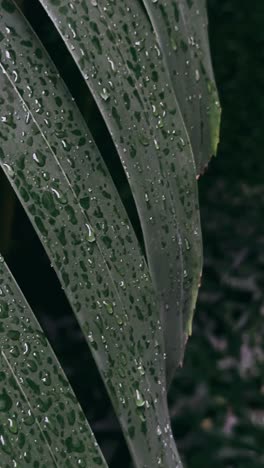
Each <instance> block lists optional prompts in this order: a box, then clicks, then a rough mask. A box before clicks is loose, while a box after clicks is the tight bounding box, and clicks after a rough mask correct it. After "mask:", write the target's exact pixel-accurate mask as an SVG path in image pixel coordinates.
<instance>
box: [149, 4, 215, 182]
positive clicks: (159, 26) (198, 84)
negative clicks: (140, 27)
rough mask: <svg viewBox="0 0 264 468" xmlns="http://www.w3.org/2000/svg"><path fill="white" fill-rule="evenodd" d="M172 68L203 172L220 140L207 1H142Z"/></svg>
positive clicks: (175, 85)
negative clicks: (208, 32) (208, 29)
mask: <svg viewBox="0 0 264 468" xmlns="http://www.w3.org/2000/svg"><path fill="white" fill-rule="evenodd" d="M143 1H144V4H145V6H146V9H147V11H148V12H149V16H150V19H151V21H152V25H153V28H154V30H155V31H156V33H157V37H158V42H159V46H160V48H161V50H162V52H163V54H164V59H165V62H166V65H167V68H168V70H169V73H170V76H171V80H172V83H173V87H174V90H175V94H176V97H177V100H178V102H179V107H180V109H181V113H182V115H183V118H184V122H185V125H186V129H187V131H188V135H189V137H190V141H191V144H192V148H193V153H194V157H195V163H196V172H197V175H200V174H201V172H202V171H203V170H204V168H205V166H206V165H207V164H208V162H209V160H210V158H211V156H212V155H215V154H216V150H217V144H218V139H219V124H220V105H219V101H218V96H217V91H216V85H215V81H214V75H213V70H212V65H211V57H210V49H209V40H208V34H207V12H206V6H205V0H170V1H168V2H163V1H161V0H156V1H153V0H143Z"/></svg>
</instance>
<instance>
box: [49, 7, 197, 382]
mask: <svg viewBox="0 0 264 468" xmlns="http://www.w3.org/2000/svg"><path fill="white" fill-rule="evenodd" d="M41 3H42V5H43V6H44V8H45V10H46V11H47V13H48V14H49V16H50V18H51V19H52V21H53V22H54V24H55V25H56V27H57V29H58V30H59V32H60V34H61V36H62V37H63V39H64V41H65V43H66V44H67V47H68V49H69V51H70V52H71V54H72V56H73V57H74V59H75V61H76V63H77V64H78V66H79V69H80V71H81V72H82V74H83V77H84V79H85V80H86V82H87V84H88V86H89V87H90V90H91V92H92V93H93V95H94V98H95V100H96V102H97V104H98V106H99V108H100V110H101V112H102V115H103V116H104V119H105V122H106V124H107V126H108V128H109V131H110V133H111V135H112V138H113V141H114V143H115V145H116V148H117V150H118V152H119V156H120V159H121V161H122V164H123V167H124V169H125V171H126V174H127V178H128V181H129V183H130V186H131V189H132V193H133V196H134V198H135V201H136V205H137V209H138V213H139V216H140V221H141V225H142V229H143V234H144V240H145V246H146V251H147V257H148V263H149V267H150V271H151V275H152V279H153V282H154V285H155V289H156V291H157V293H158V295H159V299H160V307H161V319H162V323H163V326H164V336H165V342H166V343H165V344H166V352H167V365H168V374H169V375H171V374H172V373H173V371H174V368H175V367H176V366H177V365H178V364H179V363H181V362H182V358H183V352H184V345H185V341H186V338H187V335H188V331H189V328H190V327H189V322H190V320H191V318H192V314H193V309H194V306H195V302H196V297H197V290H198V284H199V281H200V275H201V268H202V240H201V232H200V219H199V207H198V195H197V183H196V167H195V162H194V156H193V152H192V148H191V145H190V139H189V135H188V133H187V131H186V128H185V122H184V120H183V117H182V113H181V109H180V107H179V103H178V101H177V99H176V97H175V92H174V88H173V86H172V82H171V77H170V75H169V73H168V71H167V69H166V63H165V62H164V60H163V57H162V54H161V51H160V47H159V45H158V43H157V41H156V37H155V35H154V33H153V30H152V28H151V25H150V22H149V19H148V18H147V16H146V14H145V11H144V10H143V8H142V5H141V4H140V2H138V1H133V2H131V1H130V0H124V1H122V2H120V1H117V0H113V1H108V0H102V1H100V2H99V1H90V0H82V1H76V2H74V4H73V3H71V2H64V1H61V0H56V1H54V0H41ZM187 304H188V307H187V306H186V305H187ZM184 311H185V312H186V318H185V317H183V313H184Z"/></svg>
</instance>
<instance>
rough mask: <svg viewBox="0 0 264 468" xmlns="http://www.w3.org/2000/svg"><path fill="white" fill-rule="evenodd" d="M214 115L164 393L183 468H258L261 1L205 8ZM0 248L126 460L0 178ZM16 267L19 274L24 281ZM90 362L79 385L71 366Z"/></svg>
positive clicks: (78, 339) (95, 123)
mask: <svg viewBox="0 0 264 468" xmlns="http://www.w3.org/2000/svg"><path fill="white" fill-rule="evenodd" d="M208 7H209V18H210V39H211V50H212V56H213V62H214V68H215V75H216V81H217V84H218V88H219V93H220V99H221V104H222V108H223V120H222V130H221V143H220V146H219V152H218V157H217V158H216V159H213V161H212V162H211V163H210V165H209V168H208V171H207V173H206V174H205V175H204V177H202V178H201V179H200V183H199V188H200V202H201V215H202V226H203V236H204V251H205V268H204V276H203V282H202V288H201V290H200V296H199V303H198V307H197V311H196V316H195V321H194V332H193V337H192V338H191V339H190V341H189V343H188V347H187V353H186V358H185V363H184V367H183V369H181V370H180V371H179V372H178V375H177V378H176V380H175V382H174V385H173V387H172V390H171V393H170V407H171V414H172V418H173V428H174V431H175V436H176V438H177V441H178V446H179V449H180V452H181V453H182V455H183V458H184V459H185V461H186V466H187V467H188V468H201V467H203V468H211V467H212V466H214V468H218V467H219V468H220V467H228V468H231V467H236V468H247V467H248V468H249V467H250V468H257V467H262V466H264V456H263V449H262V447H263V440H264V403H263V402H264V379H263V368H264V351H263V350H264V325H263V317H264V299H263V283H264V277H263V267H264V253H263V247H264V233H263V213H264V186H263V174H264V158H263V154H262V153H263V150H262V147H263V135H264V122H263V120H264V117H263V115H264V113H263V110H264V109H263V107H264V92H263V82H264V28H263V24H264V4H263V1H262V0H255V2H254V9H253V8H252V2H248V1H246V0H241V1H240V2H239V5H238V2H237V1H236V0H221V2H219V0H208ZM28 15H29V19H30V20H31V21H32V23H33V25H34V27H35V29H36V30H37V32H38V34H39V35H40V37H41V38H42V40H43V42H44V43H45V45H46V47H47V48H48V49H49V52H50V53H51V54H52V55H53V57H54V58H56V63H57V64H58V63H59V64H60V71H61V73H62V75H63V77H64V79H65V80H66V81H67V84H68V86H69V87H70V89H71V91H72V93H73V94H74V96H75V98H76V100H77V101H78V103H80V104H81V107H82V110H83V113H84V115H85V118H86V119H87V120H88V121H89V125H90V127H91V129H92V131H93V134H94V136H95V138H96V140H97V142H98V145H99V146H100V147H101V149H102V150H103V154H107V161H106V162H107V164H109V165H110V166H111V168H112V170H113V168H114V173H115V181H116V183H117V184H118V185H119V187H121V188H122V193H123V198H124V201H125V204H126V206H127V209H128V210H129V211H130V213H132V214H133V219H134V223H135V225H136V226H137V230H138V234H139V236H140V230H139V227H138V222H137V215H136V212H135V209H134V205H133V202H132V200H131V197H130V192H129V190H128V187H127V184H126V182H125V178H124V175H123V172H122V169H121V167H120V164H119V163H118V159H117V158H116V154H115V151H114V148H113V146H112V144H111V141H110V138H109V136H108V134H107V132H106V130H105V126H104V124H103V122H102V120H101V118H100V117H99V115H98V112H97V110H96V107H95V106H94V103H93V101H92V99H91V96H90V95H89V94H88V93H87V90H86V88H85V86H84V85H83V83H82V80H81V78H80V76H79V74H78V72H77V71H76V68H75V67H74V66H73V64H72V61H71V58H70V56H69V54H68V53H67V52H66V51H65V48H64V47H63V45H62V43H61V41H60V39H59V38H58V36H57V34H56V33H55V31H54V29H53V28H52V27H51V25H50V22H49V21H48V19H47V17H46V16H45V15H44V14H43V12H42V10H41V8H39V7H38V4H37V2H36V1H35V0H34V1H33V0H32V2H30V10H28ZM0 190H1V193H0V225H1V230H0V231H1V232H0V244H1V245H0V247H1V250H2V251H3V250H5V252H6V258H7V261H8V262H9V265H10V267H11V268H12V271H13V272H14V274H15V276H16V278H17V280H18V282H19V284H20V285H21V287H22V289H23V291H24V293H25V295H26V297H27V299H28V300H29V302H30V304H31V305H32V307H33V308H34V310H35V311H36V312H37V315H38V318H39V320H40V322H41V324H42V326H43V328H44V329H45V330H46V332H47V333H48V336H49V338H50V341H51V343H52V345H53V347H54V349H55V351H56V353H57V355H58V358H59V359H60V361H61V363H62V365H64V368H65V370H66V373H67V375H68V377H69V379H70V381H71V383H72V385H73V388H74V390H75V392H76V394H77V396H78V398H79V399H80V401H81V404H82V406H83V408H84V410H85V412H86V414H87V416H88V419H89V422H90V423H91V425H92V428H93V430H94V431H95V435H96V436H97V438H98V441H99V442H100V443H101V444H102V449H103V451H104V453H105V454H106V457H107V459H108V460H109V462H110V466H112V467H115V468H118V467H119V466H120V467H126V466H128V463H129V455H128V453H127V450H126V447H125V444H124V441H123V438H122V434H121V432H120V430H119V426H118V422H117V421H116V419H115V417H114V415H113V412H112V409H111V407H110V404H109V401H108V398H107V396H106V393H105V391H104V388H103V385H102V383H101V381H100V377H99V375H98V373H97V370H96V368H95V365H94V364H93V361H92V358H91V356H90V354H89V350H88V349H87V346H86V344H85V343H84V342H83V340H82V336H81V333H80V331H79V328H78V325H77V323H76V322H75V319H74V316H73V314H72V313H71V311H70V308H69V306H68V304H67V302H66V300H65V298H64V295H63V292H62V291H61V290H60V286H59V284H58V280H57V278H56V275H55V274H54V273H53V270H52V269H51V268H50V265H49V262H48V259H47V257H46V255H45V253H44V251H43V249H42V247H41V245H40V243H39V241H38V239H37V238H36V235H35V233H34V231H33V229H32V228H31V225H30V223H29V222H28V220H27V219H26V216H25V215H24V212H23V210H22V208H21V207H20V206H19V204H18V202H16V201H15V200H14V196H13V194H12V192H11V191H10V190H9V188H8V185H7V184H6V183H5V180H4V178H3V176H2V174H1V180H0ZM25 266H26V268H27V274H26V275H25ZM84 363H85V364H86V365H87V366H89V368H90V371H89V374H87V376H86V377H87V378H85V376H84V375H83V373H82V368H83V365H82V364H84Z"/></svg>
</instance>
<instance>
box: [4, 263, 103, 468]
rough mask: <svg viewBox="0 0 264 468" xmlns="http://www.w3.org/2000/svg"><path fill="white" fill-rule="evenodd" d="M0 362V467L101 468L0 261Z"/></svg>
mask: <svg viewBox="0 0 264 468" xmlns="http://www.w3.org/2000/svg"><path fill="white" fill-rule="evenodd" d="M0 363H1V370H0V453H1V467H2V468H7V467H10V466H11V465H12V466H17V467H20V466H21V467H22V466H32V467H33V466H41V467H42V468H51V467H62V466H63V467H65V468H74V467H76V466H80V467H83V468H84V467H87V464H89V467H91V468H96V467H99V466H100V467H107V464H106V462H105V461H104V458H103V455H102V454H101V452H100V449H99V448H98V444H97V442H96V440H95V438H94V436H93V433H92V431H91V429H90V426H89V424H88V423H87V421H86V419H85V416H84V414H83V412H82V410H81V408H80V407H79V404H78V401H77V399H76V397H75V395H74V393H73V391H72V389H71V387H70V384H69V383H68V381H67V378H66V376H65V375H64V373H63V371H62V369H61V367H60V365H59V363H58V361H57V359H56V357H55V355H54V353H53V351H52V349H51V347H50V345H49V343H48V341H47V339H46V338H45V335H44V333H43V331H42V329H41V327H40V325H39V324H38V322H37V320H36V318H35V316H34V314H33V312H32V310H31V309H30V307H29V305H28V304H27V302H26V300H25V298H24V297H23V295H22V293H21V291H20V290H19V288H18V286H17V284H16V282H15V279H14V278H13V276H12V275H11V273H10V271H9V269H8V268H7V266H6V264H5V263H4V260H3V258H2V257H1V256H0ZM40 460H41V465H40V464H39V461H40Z"/></svg>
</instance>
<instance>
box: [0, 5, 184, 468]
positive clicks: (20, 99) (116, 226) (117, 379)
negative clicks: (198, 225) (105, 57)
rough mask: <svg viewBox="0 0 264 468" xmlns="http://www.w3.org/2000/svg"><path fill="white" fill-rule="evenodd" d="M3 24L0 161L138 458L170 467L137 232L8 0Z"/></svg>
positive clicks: (158, 338)
mask: <svg viewBox="0 0 264 468" xmlns="http://www.w3.org/2000/svg"><path fill="white" fill-rule="evenodd" d="M7 6H8V8H7ZM2 12H3V13H2ZM1 31H3V37H2V42H1V51H2V55H1V70H2V71H1V73H0V82H1V89H2V94H1V121H2V127H1V132H0V141H1V146H2V150H1V152H0V162H1V166H2V168H3V170H4V171H5V173H6V175H7V177H8V178H9V180H10V182H11V184H12V185H13V187H14V189H15V190H16V192H17V194H18V196H19V198H20V200H21V202H22V204H23V206H24V208H25V210H26V212H27V214H28V215H29V217H30V219H31V222H32V223H33V225H34V227H35V229H36V231H37V233H38V234H39V236H40V239H41V240H42V242H43V245H44V247H45V249H46V251H47V253H48V255H49V257H50V259H51V261H52V264H53V266H54V268H55V269H56V272H57V274H58V277H59V279H60V281H61V283H62V285H63V288H64V289H65V293H66V294H67V297H68V299H69V301H70V303H71V305H72V308H73V310H74V312H75V314H76V316H77V319H78V321H79V323H80V325H81V327H82V329H83V331H84V333H85V337H86V339H87V341H88V343H89V345H90V347H91V350H92V352H93V355H94V357H95V360H96V362H97V365H98V367H99V370H100V372H101V373H102V376H103V379H104V381H105V383H106V387H107V389H108V392H109V394H110V396H111V398H112V401H113V404H114V407H115V410H116V412H117V415H118V417H119V419H120V422H121V424H122V427H123V430H124V433H125V436H126V438H127V440H128V444H129V447H130V450H131V453H132V455H133V457H134V460H135V463H136V466H144V465H147V466H151V465H152V464H154V465H155V464H157V462H159V463H161V464H162V465H163V466H167V467H174V466H175V463H176V461H177V462H179V458H178V454H177V450H176V447H175V444H174V441H173V438H172V435H171V429H170V423H169V416H168V410H167V402H166V391H165V376H164V352H163V338H162V330H161V326H160V322H159V314H158V311H157V308H156V304H155V294H154V292H153V289H152V285H151V282H150V279H149V275H148V270H147V267H146V264H145V262H144V259H143V257H142V256H141V254H140V251H139V247H138V243H137V241H136V238H135V235H134V233H133V230H132V228H131V226H130V224H129V222H128V220H127V217H126V214H125V211H124V209H123V207H122V204H121V202H120V200H119V197H118V195H117V193H116V190H115V188H114V185H113V182H112V180H111V178H110V176H109V174H108V171H107V169H106V167H105V165H104V163H103V160H102V158H101V156H100V154H99V152H98V150H97V148H96V146H95V144H94V142H93V141H92V138H91V135H90V134H89V132H88V129H87V127H86V125H85V123H84V121H83V119H82V117H81V115H80V113H79V111H78V109H77V107H76V105H75V104H74V102H73V101H72V99H71V97H70V95H69V92H68V91H67V89H66V87H65V85H64V84H63V82H62V80H61V79H60V77H59V75H58V73H57V71H56V69H55V67H54V65H53V64H52V62H51V61H50V59H49V58H48V56H47V54H46V53H45V51H44V49H43V47H42V46H41V44H40V43H39V41H38V40H37V38H36V37H35V36H34V34H33V33H32V31H31V30H30V28H29V26H28V25H27V24H26V22H25V20H24V19H23V17H22V15H21V14H20V13H19V12H18V10H17V8H16V7H15V5H14V3H13V2H10V1H7V0H2V1H1ZM18 142H19V144H18ZM143 324H144V326H143ZM157 431H158V433H157ZM143 441H144V442H143ZM179 463H180V462H179Z"/></svg>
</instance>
